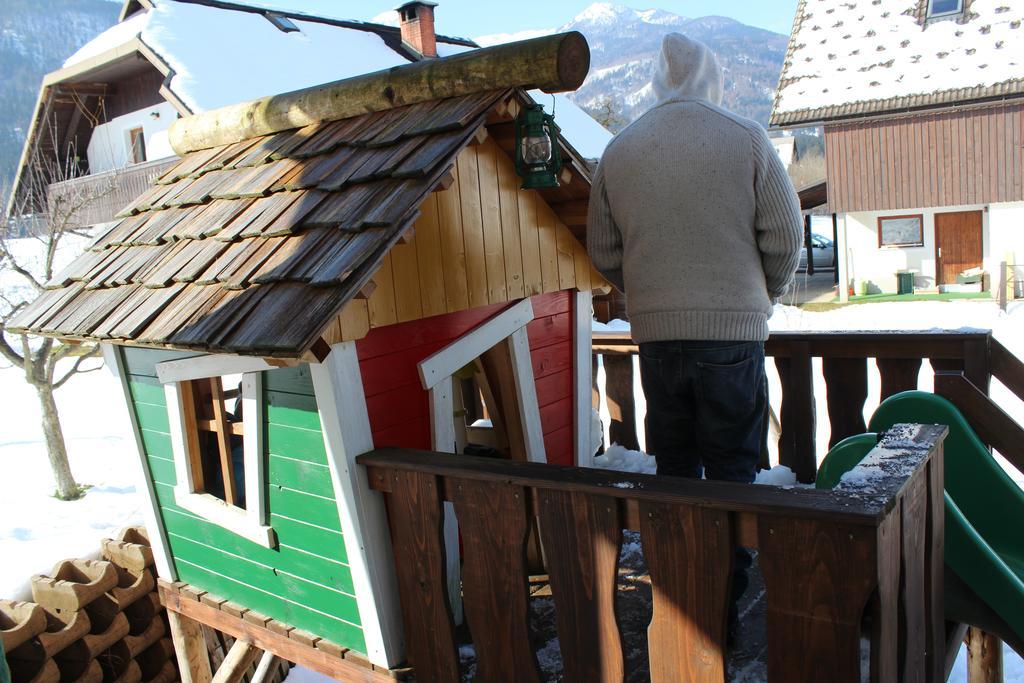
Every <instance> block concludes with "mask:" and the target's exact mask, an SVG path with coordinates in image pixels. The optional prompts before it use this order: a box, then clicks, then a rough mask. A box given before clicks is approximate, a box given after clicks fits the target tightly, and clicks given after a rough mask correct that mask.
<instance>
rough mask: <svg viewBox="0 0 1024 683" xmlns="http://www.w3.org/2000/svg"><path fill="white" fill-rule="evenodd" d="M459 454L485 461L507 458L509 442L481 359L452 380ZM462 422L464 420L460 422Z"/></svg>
mask: <svg viewBox="0 0 1024 683" xmlns="http://www.w3.org/2000/svg"><path fill="white" fill-rule="evenodd" d="M453 381H454V387H453V388H454V390H455V391H454V393H455V403H456V407H455V418H456V423H457V424H456V432H457V441H458V442H459V443H458V444H457V448H458V452H460V453H464V454H466V455H480V456H485V457H507V455H508V450H509V444H508V438H507V436H506V434H505V432H504V430H503V429H502V425H501V420H500V418H497V416H496V415H495V411H494V409H493V407H492V405H491V404H492V403H493V402H494V400H495V399H494V398H493V397H491V398H489V396H491V391H490V387H489V386H488V383H487V377H486V375H485V374H484V370H483V366H482V364H481V362H480V359H479V358H478V359H476V360H474V361H473V362H472V363H470V364H469V365H467V366H466V368H464V369H463V372H460V373H459V375H457V376H456V377H453ZM460 418H461V419H460Z"/></svg>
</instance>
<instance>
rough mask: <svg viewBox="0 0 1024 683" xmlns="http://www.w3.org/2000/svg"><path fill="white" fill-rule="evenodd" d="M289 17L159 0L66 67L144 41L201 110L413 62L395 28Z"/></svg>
mask: <svg viewBox="0 0 1024 683" xmlns="http://www.w3.org/2000/svg"><path fill="white" fill-rule="evenodd" d="M256 6H258V7H260V8H261V9H263V8H264V7H265V6H264V5H263V3H259V4H258V5H256ZM239 7H246V6H245V5H241V4H239ZM250 7H251V6H250ZM289 19H290V20H291V22H292V23H293V24H294V25H295V26H296V27H297V28H298V29H299V30H298V31H293V32H284V31H281V30H280V29H278V28H277V27H275V26H274V24H272V23H271V22H270V21H268V20H267V18H266V17H265V16H264V15H263V14H261V13H260V12H258V11H257V12H253V11H246V10H244V9H241V10H231V9H224V8H223V7H217V6H209V5H204V4H198V3H193V2H189V1H187V0H186V1H181V0H157V1H156V2H154V6H153V8H152V9H150V10H148V11H145V12H141V13H138V14H135V15H134V16H132V17H129V18H128V19H126V20H125V21H123V22H121V23H119V24H116V25H114V26H112V27H111V28H109V29H107V30H106V31H104V32H103V33H101V34H100V35H98V36H97V37H96V38H94V39H93V40H91V41H89V42H88V43H86V44H85V45H84V46H83V47H82V48H81V49H80V50H78V52H76V53H75V54H73V55H71V56H70V57H69V58H68V59H67V60H66V61H65V62H64V66H65V67H69V66H74V65H75V64H79V63H81V62H83V61H85V60H86V59H89V58H90V57H94V56H96V55H99V54H102V53H104V52H107V51H109V50H112V49H114V48H117V47H119V46H121V45H124V44H126V43H128V42H130V41H132V40H135V39H140V40H142V42H143V43H145V44H146V45H147V46H149V47H150V48H151V49H152V50H153V51H154V52H155V53H156V54H157V55H158V56H159V57H160V58H161V59H163V60H164V62H165V63H166V64H167V65H168V66H169V67H170V68H171V69H172V70H173V75H172V77H171V79H170V82H169V87H170V89H171V91H172V93H173V94H174V95H175V96H176V97H177V98H178V99H179V100H180V101H181V102H182V103H184V104H185V105H186V106H187V107H188V108H189V109H190V110H191V111H192V112H200V111H206V110H209V109H216V108H217V107H222V106H225V105H228V104H232V103H235V102H241V101H244V100H251V99H256V98H258V97H263V96H265V95H272V94H275V93H281V92H287V91H290V90H297V89H301V88H306V87H309V86H312V85H318V84H320V83H327V82H330V81H337V80H340V79H343V78H347V77H349V76H356V75H359V74H365V73H369V72H371V71H377V70H380V69H388V68H391V67H393V66H399V65H401V64H407V63H409V56H408V55H407V53H406V52H405V51H404V50H402V49H401V47H400V39H397V36H396V35H395V34H396V32H395V30H394V28H393V27H384V26H380V25H376V24H370V23H363V22H356V21H339V20H332V19H326V18H322V17H314V16H311V15H304V14H301V13H289ZM449 40H453V41H457V42H449ZM466 43H468V41H463V40H461V39H445V38H444V37H443V36H439V37H438V52H439V54H440V55H441V56H447V55H449V54H455V53H456V52H460V51H463V50H466V49H470V47H471V44H469V45H467V44H466Z"/></svg>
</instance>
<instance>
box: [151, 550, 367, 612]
mask: <svg viewBox="0 0 1024 683" xmlns="http://www.w3.org/2000/svg"><path fill="white" fill-rule="evenodd" d="M168 536H169V539H168V541H169V542H170V544H171V551H172V552H173V553H174V556H175V557H176V558H180V559H183V560H185V561H186V562H191V563H192V564H198V565H199V566H202V567H205V568H207V569H209V570H210V571H212V572H216V573H218V574H223V575H225V576H231V577H236V578H238V579H240V580H241V579H242V577H245V581H246V583H249V584H250V585H252V586H255V587H257V588H261V589H263V590H265V591H268V592H270V593H273V594H274V595H279V596H282V597H287V599H288V600H291V601H292V602H297V603H299V604H301V605H310V606H315V607H316V609H318V610H320V611H322V612H326V613H328V614H330V615H332V616H335V617H337V618H339V619H343V620H345V621H349V622H352V623H357V622H358V621H359V608H358V606H357V605H356V599H355V598H354V597H352V596H351V595H347V594H345V593H342V592H341V591H339V590H332V589H330V588H326V587H324V586H321V585H319V584H317V583H313V582H312V581H308V580H305V579H302V578H298V577H296V576H293V575H292V574H289V573H287V572H285V571H284V570H282V569H279V568H277V567H271V566H268V565H264V564H260V563H259V562H255V561H253V560H252V559H250V558H251V555H246V556H241V555H233V554H230V553H227V552H224V551H223V550H221V549H220V548H214V547H211V546H208V545H203V544H201V543H198V542H196V541H192V540H189V539H187V538H183V537H181V536H178V535H176V534H174V533H173V532H170V531H169V532H168Z"/></svg>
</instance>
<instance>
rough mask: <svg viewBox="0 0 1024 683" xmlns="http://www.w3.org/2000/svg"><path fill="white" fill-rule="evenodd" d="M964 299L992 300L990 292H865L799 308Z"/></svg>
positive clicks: (817, 308) (826, 308)
mask: <svg viewBox="0 0 1024 683" xmlns="http://www.w3.org/2000/svg"><path fill="white" fill-rule="evenodd" d="M964 299H980V300H984V301H991V300H992V293H991V292H949V293H947V294H939V293H938V292H927V293H918V294H885V293H882V294H865V295H862V296H851V297H850V301H849V303H840V302H839V297H835V298H834V299H832V300H831V301H818V302H809V303H805V304H801V305H800V308H802V309H804V310H806V311H831V310H835V309H837V308H842V307H843V306H849V305H850V304H875V303H888V302H892V301H959V300H964Z"/></svg>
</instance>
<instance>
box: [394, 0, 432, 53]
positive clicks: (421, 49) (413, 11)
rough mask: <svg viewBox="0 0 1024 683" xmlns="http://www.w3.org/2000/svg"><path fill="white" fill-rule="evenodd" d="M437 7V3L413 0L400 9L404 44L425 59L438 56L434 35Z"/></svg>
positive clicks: (399, 14)
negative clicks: (435, 9) (435, 10)
mask: <svg viewBox="0 0 1024 683" xmlns="http://www.w3.org/2000/svg"><path fill="white" fill-rule="evenodd" d="M435 7H437V3H436V2H426V1H425V0H413V2H407V3H405V4H404V5H402V6H401V7H399V8H398V16H399V18H400V19H401V24H400V26H401V29H402V42H403V43H405V44H406V45H408V46H409V47H411V48H412V49H413V50H415V51H416V52H418V53H420V54H421V55H423V56H424V57H436V56H437V37H436V36H435V35H434V8H435Z"/></svg>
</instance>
